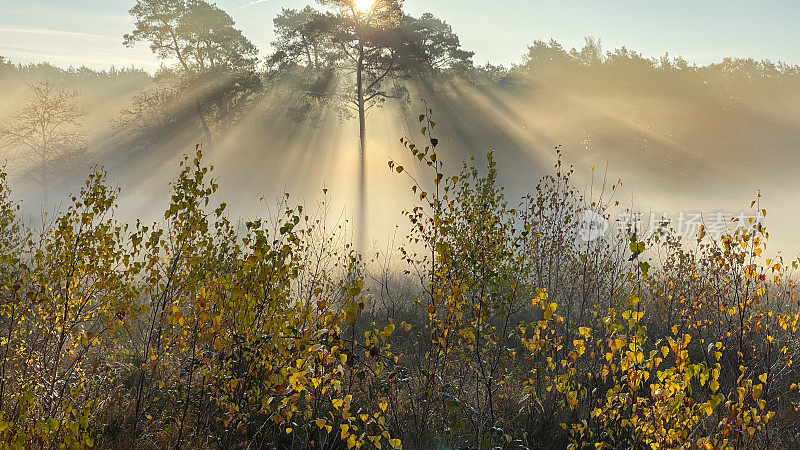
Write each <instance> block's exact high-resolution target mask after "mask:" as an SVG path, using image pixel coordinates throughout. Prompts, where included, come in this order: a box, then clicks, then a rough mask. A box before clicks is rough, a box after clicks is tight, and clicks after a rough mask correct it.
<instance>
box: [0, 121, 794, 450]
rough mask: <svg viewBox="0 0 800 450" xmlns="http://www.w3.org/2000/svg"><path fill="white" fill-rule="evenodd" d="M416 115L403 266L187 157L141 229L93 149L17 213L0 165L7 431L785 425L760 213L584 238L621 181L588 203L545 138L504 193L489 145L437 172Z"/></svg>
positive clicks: (275, 444)
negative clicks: (688, 229)
mask: <svg viewBox="0 0 800 450" xmlns="http://www.w3.org/2000/svg"><path fill="white" fill-rule="evenodd" d="M420 123H421V125H422V126H423V128H422V134H423V138H424V141H425V144H424V145H422V146H417V145H415V144H414V143H412V142H411V141H410V140H409V139H406V138H404V139H403V141H402V142H403V145H404V147H405V148H406V149H407V150H408V151H409V152H410V153H411V154H412V156H415V157H416V159H417V160H418V161H419V166H418V168H405V167H402V166H399V165H398V164H396V163H395V162H393V161H390V162H389V167H390V169H391V170H393V171H394V172H396V173H399V174H402V175H403V176H404V175H407V176H408V177H409V179H410V180H411V189H412V191H413V193H414V194H415V195H416V196H417V202H416V204H415V205H414V206H412V207H411V208H410V209H409V210H408V211H406V217H407V219H408V221H409V225H410V226H409V232H408V235H407V239H406V242H405V243H404V244H403V245H401V246H399V256H400V258H399V259H400V261H398V262H396V263H391V262H387V261H390V259H391V255H390V254H387V255H383V258H385V259H383V260H371V261H363V260H362V258H361V256H360V255H359V254H358V253H357V252H356V251H355V250H354V248H353V247H352V246H351V245H350V244H349V243H348V242H347V239H346V226H345V225H343V224H337V225H335V226H333V225H331V224H329V223H328V221H327V218H326V212H325V209H324V208H322V209H321V210H319V211H316V212H309V211H306V210H305V209H304V208H303V207H301V206H290V205H289V200H288V199H289V197H288V196H287V197H286V198H285V199H283V200H282V201H281V202H280V208H279V214H277V216H276V217H273V218H272V219H271V220H265V219H257V220H250V221H245V222H242V223H240V224H236V223H232V222H231V221H230V219H229V218H228V217H227V215H226V206H225V204H224V203H219V202H218V201H217V200H216V199H215V193H216V191H217V188H218V184H217V181H216V180H215V179H213V178H211V175H212V173H213V167H207V166H204V165H203V164H202V158H201V154H200V152H199V151H198V152H197V153H196V155H195V156H194V157H191V158H189V157H187V158H185V159H184V160H183V162H182V163H181V169H180V173H179V175H178V177H177V178H176V179H175V181H174V182H173V183H172V197H171V203H170V205H169V207H168V208H167V210H166V211H165V214H164V220H163V221H162V222H161V223H154V224H149V225H144V224H142V223H138V222H137V223H136V224H132V225H126V224H123V223H120V222H119V221H117V220H116V219H115V217H114V213H115V211H116V198H117V194H118V191H117V190H116V189H113V188H110V187H109V186H108V184H107V181H106V174H105V172H103V171H102V170H100V169H98V170H96V171H95V172H94V173H93V174H92V175H91V176H90V177H89V178H88V180H87V181H86V183H85V185H84V186H83V189H82V190H81V192H80V194H79V195H77V196H75V197H73V198H72V205H71V206H70V207H69V208H67V210H66V211H65V212H64V213H63V214H60V215H59V216H58V217H55V218H54V219H52V220H50V221H47V222H46V225H45V226H43V227H42V228H40V229H39V228H37V229H34V228H30V227H27V226H25V225H23V223H22V222H21V221H20V220H19V218H18V205H17V204H16V203H14V202H13V201H12V200H11V197H10V192H9V188H8V185H7V184H6V182H5V176H2V177H1V178H0V293H2V299H3V301H2V307H0V323H2V330H0V333H2V339H0V352H2V355H3V359H2V364H0V414H2V416H1V417H0V438H1V439H2V440H3V443H4V445H5V446H8V447H14V448H30V447H61V446H63V447H69V448H92V447H103V448H128V447H136V448H162V447H166V446H175V447H177V448H181V447H191V448H195V447H201V448H239V447H259V448H260V447H267V448H361V447H363V446H367V447H378V448H400V447H402V446H405V447H407V448H435V447H437V446H445V447H448V448H488V447H492V448H496V447H497V448H543V447H544V448H552V447H567V446H569V447H571V448H584V447H594V448H689V447H701V448H764V447H773V446H774V447H781V448H786V447H793V446H797V445H798V443H799V442H798V436H800V434H799V433H798V429H797V425H796V424H795V420H794V418H795V417H796V414H797V412H798V408H800V391H798V384H797V383H798V380H800V373H798V371H797V369H796V368H795V367H794V358H795V355H796V354H797V352H798V350H800V349H799V348H798V341H797V339H796V334H797V324H798V320H800V312H799V311H798V306H797V299H796V297H795V291H796V284H795V278H794V274H793V270H794V269H796V267H797V262H796V261H795V262H791V263H784V261H783V259H782V257H781V256H780V254H778V255H776V256H772V257H768V256H767V253H766V252H767V247H766V242H767V239H768V237H769V234H768V233H767V231H766V229H765V228H764V226H763V224H762V223H755V222H754V223H739V224H737V229H736V231H735V232H733V233H730V234H727V235H723V236H722V237H721V238H719V239H714V238H712V237H710V236H708V235H706V232H705V230H704V229H701V232H700V234H699V235H698V236H697V240H696V241H695V242H691V243H689V242H684V241H682V240H681V239H680V238H679V237H677V236H676V233H675V232H674V231H672V230H669V229H666V230H661V231H659V232H657V233H653V234H651V235H649V236H647V237H646V238H643V237H641V236H640V235H641V230H637V229H636V227H635V226H633V225H635V224H630V225H631V226H632V227H631V229H630V231H629V232H625V231H619V232H615V233H611V234H609V235H606V236H603V237H601V238H600V239H597V240H594V241H588V242H587V241H586V240H582V239H580V238H579V232H580V229H579V226H578V225H579V222H580V218H581V214H582V212H583V211H584V210H585V209H590V210H592V211H594V212H595V213H596V214H599V215H601V216H604V217H606V218H609V217H610V210H611V208H612V207H613V206H615V205H616V202H615V201H614V199H613V194H614V191H615V190H616V185H613V186H609V187H607V188H608V189H603V192H605V194H604V195H603V196H600V197H598V198H585V197H583V196H582V195H581V194H580V193H579V191H578V190H577V189H576V188H575V187H574V185H573V183H572V181H571V179H572V178H571V177H572V175H573V173H572V169H571V168H568V167H565V166H564V164H563V163H562V162H561V154H560V151H559V150H557V152H558V156H559V158H558V163H557V165H556V166H555V170H554V171H553V173H552V174H549V175H546V176H545V177H544V178H543V179H542V182H541V183H540V185H539V186H538V187H537V190H536V192H535V193H531V194H529V195H527V196H525V197H524V198H522V199H520V200H519V202H518V203H517V204H516V205H512V204H510V202H509V200H507V199H506V196H505V194H504V191H503V189H502V187H501V186H499V183H498V173H497V169H496V165H495V162H494V156H493V155H492V154H491V153H490V154H488V155H487V161H486V163H487V165H486V168H485V169H483V168H480V167H478V166H476V162H475V161H474V160H472V161H470V162H469V163H464V164H463V167H462V168H461V170H460V171H459V172H458V173H456V174H449V173H446V172H445V170H444V165H443V163H442V162H441V159H440V158H439V155H438V154H437V147H438V146H439V141H438V140H437V139H436V138H434V137H433V130H434V129H435V127H436V123H435V122H434V121H433V120H431V112H430V111H429V110H428V111H426V113H425V114H423V115H422V116H420ZM426 173H427V175H425V174H426ZM757 203H758V200H756V202H754V203H753V205H751V206H752V207H756V208H757V207H758V206H757Z"/></svg>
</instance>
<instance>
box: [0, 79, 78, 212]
mask: <svg viewBox="0 0 800 450" xmlns="http://www.w3.org/2000/svg"><path fill="white" fill-rule="evenodd" d="M27 85H28V89H29V90H30V95H29V97H28V100H27V101H26V102H25V104H24V105H22V107H20V109H19V110H18V111H17V112H16V113H15V114H13V115H12V116H11V117H10V118H9V119H8V120H6V121H5V122H4V123H2V124H0V149H3V150H5V151H7V153H6V157H10V159H11V160H16V161H20V162H21V163H22V164H24V165H25V166H26V168H28V169H29V170H30V171H32V172H33V173H34V174H35V175H36V177H37V178H38V179H39V182H40V184H41V187H42V201H43V204H44V205H45V207H46V206H47V202H48V200H47V191H48V188H49V186H50V183H51V181H52V177H53V176H55V175H57V174H58V173H60V172H61V170H62V169H63V168H64V167H65V163H67V162H68V161H69V160H71V159H73V158H75V157H76V156H79V155H81V154H83V153H85V151H86V133H85V130H84V126H83V123H82V122H81V118H82V117H83V116H84V112H83V111H81V110H80V109H79V108H78V107H77V105H76V104H75V100H76V98H77V97H78V96H79V95H80V94H79V93H78V92H77V91H71V90H64V89H56V87H55V85H54V84H53V83H51V82H29V83H27Z"/></svg>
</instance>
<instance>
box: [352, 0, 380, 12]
mask: <svg viewBox="0 0 800 450" xmlns="http://www.w3.org/2000/svg"><path fill="white" fill-rule="evenodd" d="M354 2H355V5H356V9H357V10H359V11H361V12H367V11H369V10H370V9H372V5H374V4H375V0H354Z"/></svg>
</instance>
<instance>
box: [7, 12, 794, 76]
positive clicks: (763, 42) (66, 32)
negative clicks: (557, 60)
mask: <svg viewBox="0 0 800 450" xmlns="http://www.w3.org/2000/svg"><path fill="white" fill-rule="evenodd" d="M134 3H135V0H0V55H2V56H5V57H6V58H8V59H10V60H12V61H15V62H43V61H48V62H51V63H53V64H55V65H57V66H62V67H68V66H82V65H85V66H87V67H91V68H94V69H107V68H109V67H110V66H112V65H114V66H117V67H120V66H131V65H132V66H135V67H139V68H144V69H145V70H148V71H154V70H155V69H157V68H158V66H159V64H160V63H159V61H158V60H157V59H156V58H155V56H154V55H152V54H151V53H150V50H149V49H148V48H147V46H146V44H140V45H138V46H137V47H136V48H132V49H130V48H126V47H124V46H123V45H122V35H123V34H125V33H126V32H130V31H131V30H132V29H133V21H132V20H131V19H130V17H129V15H128V10H129V9H130V8H131V6H133V4H134ZM216 4H217V5H218V6H219V7H221V8H223V9H225V10H226V11H227V12H228V13H229V14H230V15H231V16H233V18H234V19H235V20H236V22H237V25H238V26H239V27H240V28H241V29H242V31H243V32H244V34H245V36H247V37H248V38H249V39H250V40H251V41H253V43H254V44H256V45H257V46H258V47H259V48H260V49H261V51H262V53H264V54H267V53H269V48H270V41H272V39H273V34H272V18H273V17H275V15H276V14H278V12H279V11H280V9H281V8H301V7H303V6H305V5H308V4H313V1H312V0H217V1H216ZM487 5H490V6H487ZM405 6H406V11H407V12H408V13H410V14H412V15H419V14H421V13H423V12H432V13H433V14H434V15H436V16H438V17H440V18H442V19H444V20H445V21H447V22H448V23H449V24H450V25H452V26H453V29H454V30H455V31H456V33H458V35H459V36H460V37H461V41H462V44H463V46H464V47H465V48H467V49H469V50H473V51H475V53H476V56H475V62H476V63H478V64H483V63H485V62H491V63H493V64H503V65H506V66H509V65H511V64H514V63H519V62H521V61H522V58H523V55H524V54H525V52H526V46H527V45H529V44H530V43H531V42H533V41H534V40H536V39H539V40H550V39H555V40H557V41H559V42H561V43H562V45H564V46H565V47H567V48H571V47H580V46H581V45H582V44H583V41H584V37H586V36H592V37H596V38H599V39H600V41H601V43H602V45H603V48H604V49H606V50H612V49H614V48H617V47H620V46H623V45H624V46H626V47H628V48H629V49H633V50H636V51H639V52H641V53H643V54H644V55H645V56H648V57H660V56H663V55H664V54H666V53H669V55H670V56H682V57H683V58H685V59H687V60H688V61H690V62H695V63H697V64H707V63H710V62H714V61H718V60H720V59H722V58H723V57H726V56H733V57H753V58H756V59H771V60H773V61H774V60H781V61H784V62H787V63H790V64H800V46H798V45H797V42H796V39H797V34H796V25H797V23H800V1H784V0H762V1H737V0H725V1H720V0H690V1H686V0H672V1H661V0H659V1H656V0H427V1H426V0H406V2H405Z"/></svg>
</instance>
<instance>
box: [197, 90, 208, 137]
mask: <svg viewBox="0 0 800 450" xmlns="http://www.w3.org/2000/svg"><path fill="white" fill-rule="evenodd" d="M195 106H197V118H198V119H200V125H202V126H203V133H205V135H206V141H208V143H209V144H210V143H211V130H209V129H208V123H206V116H205V114H203V107H202V105H200V100H199V99H196V100H195Z"/></svg>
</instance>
